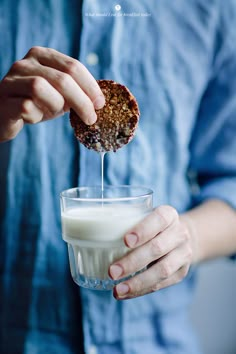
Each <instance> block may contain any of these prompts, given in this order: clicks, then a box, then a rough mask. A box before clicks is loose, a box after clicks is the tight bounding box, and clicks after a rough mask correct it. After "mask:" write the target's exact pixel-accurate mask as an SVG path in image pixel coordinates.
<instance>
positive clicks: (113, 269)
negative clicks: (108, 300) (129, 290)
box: [110, 264, 123, 279]
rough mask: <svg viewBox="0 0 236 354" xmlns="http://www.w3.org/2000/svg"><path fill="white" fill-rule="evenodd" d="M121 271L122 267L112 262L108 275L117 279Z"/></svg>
mask: <svg viewBox="0 0 236 354" xmlns="http://www.w3.org/2000/svg"><path fill="white" fill-rule="evenodd" d="M122 273H123V269H122V268H121V267H120V266H119V265H117V264H113V265H112V266H110V275H111V276H112V278H113V279H118V278H119V277H120V276H121V274H122Z"/></svg>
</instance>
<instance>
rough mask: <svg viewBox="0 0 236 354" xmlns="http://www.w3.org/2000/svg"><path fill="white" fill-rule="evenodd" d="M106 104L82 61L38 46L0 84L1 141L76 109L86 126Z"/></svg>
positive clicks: (14, 65)
mask: <svg viewBox="0 0 236 354" xmlns="http://www.w3.org/2000/svg"><path fill="white" fill-rule="evenodd" d="M104 103H105V100H104V96H103V94H102V91H101V89H100V87H99V85H98V84H97V82H96V80H95V79H94V77H93V76H92V75H91V74H90V73H89V71H88V70H87V69H86V68H85V66H84V65H82V64H81V63H80V62H79V61H78V60H76V59H73V58H71V57H69V56H67V55H65V54H62V53H60V52H58V51H56V50H54V49H51V48H43V47H34V48H31V49H30V50H29V52H28V53H27V54H26V56H25V57H24V58H23V59H21V60H18V61H16V62H15V63H14V64H13V65H12V67H11V68H10V70H9V72H8V73H7V75H6V76H5V77H4V78H3V79H2V81H0V142H1V141H6V140H10V139H13V138H14V137H15V136H16V135H17V134H18V133H19V131H20V130H21V129H22V128H23V126H24V124H35V123H38V122H41V121H44V120H48V119H52V118H55V117H57V116H59V115H61V114H63V112H66V111H69V109H70V108H72V109H73V110H74V111H75V112H76V113H77V114H78V115H79V116H80V118H81V119H82V120H83V121H84V122H85V123H86V124H93V123H94V122H95V121H96V119H97V116H96V112H95V109H99V108H102V107H103V105H104Z"/></svg>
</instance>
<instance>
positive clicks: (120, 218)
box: [62, 203, 145, 279]
mask: <svg viewBox="0 0 236 354" xmlns="http://www.w3.org/2000/svg"><path fill="white" fill-rule="evenodd" d="M144 217H145V212H144V210H143V209H142V208H140V205H139V206H138V205H135V204H130V205H128V204H123V205H122V203H120V204H112V205H106V204H104V205H101V204H99V205H97V206H91V207H87V206H86V207H76V208H73V209H67V210H66V212H62V233H63V239H64V240H65V241H66V242H67V243H68V244H69V254H70V262H71V261H74V262H76V263H77V264H76V266H78V268H79V273H80V275H81V274H82V275H83V276H84V277H92V278H98V279H107V278H108V268H109V265H110V264H111V263H113V262H114V261H115V260H117V259H119V258H120V257H122V256H123V255H124V254H125V253H127V252H128V250H129V249H128V248H127V247H126V246H125V244H124V241H123V237H124V235H125V233H126V232H128V231H129V230H130V229H131V228H132V227H133V226H134V225H136V224H137V223H138V222H140V221H141V220H142V219H143V218H144ZM76 268H77V267H76ZM73 269H75V267H74V265H72V264H71V271H72V273H73V272H74V275H73V274H72V276H73V277H74V278H76V276H77V275H76V274H75V270H73Z"/></svg>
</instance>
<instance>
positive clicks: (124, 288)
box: [116, 283, 129, 296]
mask: <svg viewBox="0 0 236 354" xmlns="http://www.w3.org/2000/svg"><path fill="white" fill-rule="evenodd" d="M116 292H117V295H119V296H123V295H126V294H127V293H128V292H129V286H128V285H127V284H125V283H121V284H118V285H116Z"/></svg>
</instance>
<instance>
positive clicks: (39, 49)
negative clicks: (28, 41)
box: [26, 46, 44, 57]
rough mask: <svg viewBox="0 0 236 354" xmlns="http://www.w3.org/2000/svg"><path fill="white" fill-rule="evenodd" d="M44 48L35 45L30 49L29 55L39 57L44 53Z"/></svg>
mask: <svg viewBox="0 0 236 354" xmlns="http://www.w3.org/2000/svg"><path fill="white" fill-rule="evenodd" d="M43 50H44V48H43V47H40V46H33V47H32V48H30V50H29V51H28V53H27V55H26V56H27V57H37V56H38V55H39V54H40V53H42V52H43Z"/></svg>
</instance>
